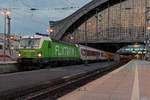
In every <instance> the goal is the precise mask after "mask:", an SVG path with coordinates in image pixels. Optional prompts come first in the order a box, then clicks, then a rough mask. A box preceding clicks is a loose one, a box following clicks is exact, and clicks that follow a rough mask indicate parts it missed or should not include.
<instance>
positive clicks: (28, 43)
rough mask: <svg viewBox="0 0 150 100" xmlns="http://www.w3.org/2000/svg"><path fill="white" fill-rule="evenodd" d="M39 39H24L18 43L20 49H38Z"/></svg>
mask: <svg viewBox="0 0 150 100" xmlns="http://www.w3.org/2000/svg"><path fill="white" fill-rule="evenodd" d="M39 46H40V38H32V39H31V38H24V39H22V40H21V42H20V47H21V48H39Z"/></svg>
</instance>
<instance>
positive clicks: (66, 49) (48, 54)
mask: <svg viewBox="0 0 150 100" xmlns="http://www.w3.org/2000/svg"><path fill="white" fill-rule="evenodd" d="M19 52H20V53H21V57H20V58H39V57H38V53H39V52H41V53H42V57H40V58H79V48H78V47H76V46H72V45H68V44H62V43H57V42H52V41H48V40H44V42H43V43H42V46H41V48H39V49H19Z"/></svg>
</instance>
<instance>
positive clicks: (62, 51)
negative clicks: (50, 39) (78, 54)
mask: <svg viewBox="0 0 150 100" xmlns="http://www.w3.org/2000/svg"><path fill="white" fill-rule="evenodd" d="M55 55H58V56H68V55H70V56H74V55H75V51H74V49H73V48H68V47H60V46H58V45H56V46H55Z"/></svg>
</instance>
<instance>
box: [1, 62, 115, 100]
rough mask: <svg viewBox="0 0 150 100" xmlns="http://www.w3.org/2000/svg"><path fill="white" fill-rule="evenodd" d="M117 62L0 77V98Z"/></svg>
mask: <svg viewBox="0 0 150 100" xmlns="http://www.w3.org/2000/svg"><path fill="white" fill-rule="evenodd" d="M114 64H116V65H117V63H116V62H100V63H95V64H88V65H74V66H68V67H61V68H53V69H42V70H35V71H28V72H18V73H11V74H1V75H0V98H1V97H4V96H5V97H6V95H8V96H11V95H10V94H13V95H14V94H18V93H19V92H22V91H26V90H30V89H33V88H38V87H39V86H44V85H46V84H48V83H50V82H53V80H56V79H57V80H60V79H63V78H66V77H71V76H73V75H76V74H79V73H85V72H89V71H93V70H96V69H100V68H105V67H110V66H112V65H114Z"/></svg>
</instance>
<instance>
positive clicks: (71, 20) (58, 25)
mask: <svg viewBox="0 0 150 100" xmlns="http://www.w3.org/2000/svg"><path fill="white" fill-rule="evenodd" d="M123 1H125V0H93V1H91V2H90V3H88V4H86V5H85V6H83V7H82V8H80V9H79V10H77V11H76V12H75V13H73V14H71V15H70V16H68V17H66V18H64V19H62V20H60V21H50V27H51V28H53V30H54V37H53V38H55V39H56V40H60V39H62V38H63V37H64V36H65V35H67V34H69V33H72V32H73V31H74V30H75V29H76V28H77V27H79V26H80V25H81V24H83V23H84V22H85V21H86V20H88V19H89V18H91V17H92V16H94V15H95V14H96V13H98V12H100V11H102V10H104V9H106V8H108V7H111V6H113V5H115V4H117V3H121V2H123Z"/></svg>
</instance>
